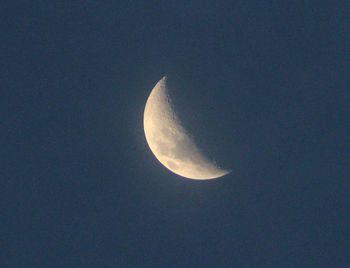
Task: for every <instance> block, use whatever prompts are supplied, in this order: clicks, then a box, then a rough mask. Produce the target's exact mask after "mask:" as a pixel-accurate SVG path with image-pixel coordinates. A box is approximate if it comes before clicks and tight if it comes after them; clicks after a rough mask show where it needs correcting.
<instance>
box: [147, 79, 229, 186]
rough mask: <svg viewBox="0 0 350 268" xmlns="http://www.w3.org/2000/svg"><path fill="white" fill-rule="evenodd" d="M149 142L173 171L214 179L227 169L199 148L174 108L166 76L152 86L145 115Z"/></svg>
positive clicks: (159, 157) (157, 155) (181, 174)
mask: <svg viewBox="0 0 350 268" xmlns="http://www.w3.org/2000/svg"><path fill="white" fill-rule="evenodd" d="M143 124H144V131H145V136H146V140H147V143H148V145H149V147H150V148H151V151H152V152H153V153H154V155H155V157H156V158H157V159H158V160H159V161H160V162H161V163H162V164H163V165H164V166H165V167H167V168H168V169H170V170H171V171H172V172H174V173H176V174H178V175H180V176H183V177H186V178H189V179H196V180H207V179H214V178H218V177H221V176H224V175H226V174H227V173H229V172H230V171H227V170H223V169H221V168H219V167H218V166H216V165H215V163H213V162H212V161H210V160H209V159H208V158H207V157H206V156H205V155H203V153H202V152H201V151H200V150H199V148H198V147H197V145H196V144H195V142H194V141H193V139H192V138H191V137H190V136H189V135H188V133H187V132H186V130H185V129H184V127H183V125H182V124H181V122H180V120H179V118H178V117H177V116H176V113H175V112H174V110H173V107H172V104H171V100H170V97H169V95H168V90H167V83H166V77H163V78H162V79H161V80H160V81H159V82H158V83H157V84H156V85H155V87H154V88H153V89H152V92H151V94H150V95H149V97H148V100H147V102H146V107H145V111H144V115H143Z"/></svg>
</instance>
